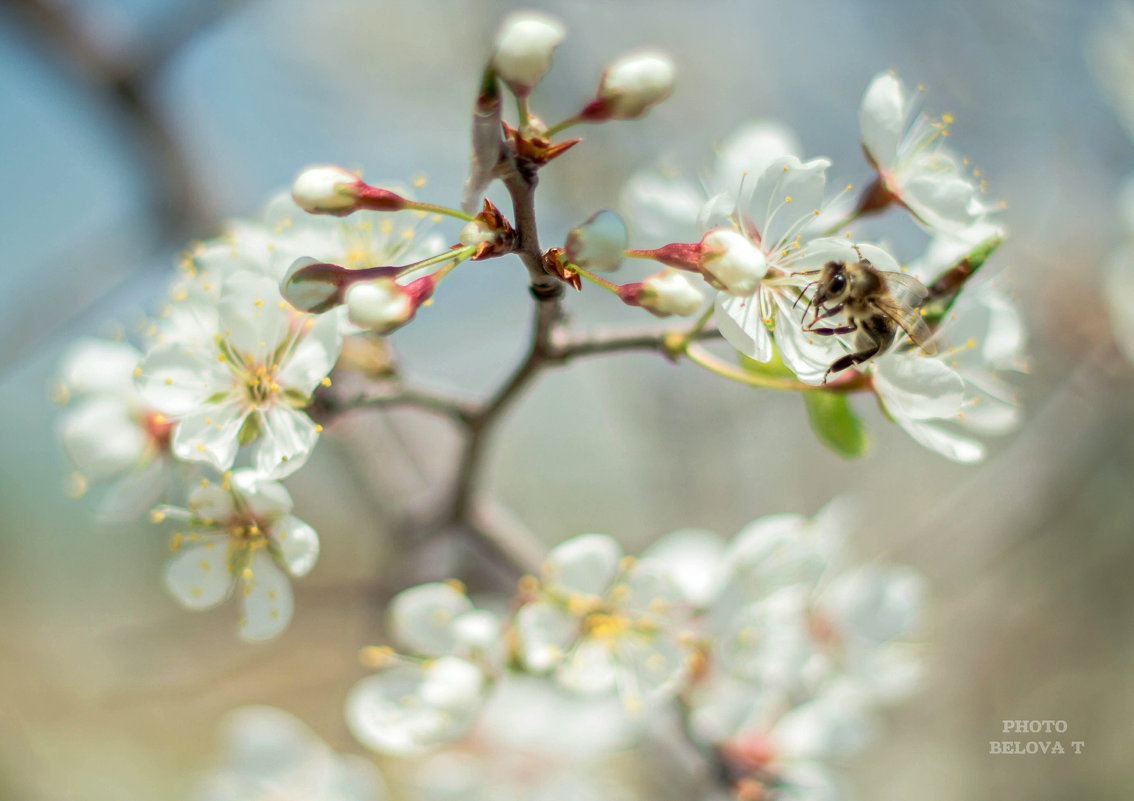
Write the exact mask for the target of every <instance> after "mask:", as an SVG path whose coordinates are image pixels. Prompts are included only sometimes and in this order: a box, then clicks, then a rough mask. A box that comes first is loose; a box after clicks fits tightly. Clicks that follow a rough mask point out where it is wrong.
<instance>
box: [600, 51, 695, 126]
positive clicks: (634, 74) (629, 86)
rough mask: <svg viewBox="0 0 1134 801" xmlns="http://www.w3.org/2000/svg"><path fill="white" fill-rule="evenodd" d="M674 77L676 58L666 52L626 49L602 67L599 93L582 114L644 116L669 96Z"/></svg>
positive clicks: (609, 117)
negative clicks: (631, 51)
mask: <svg viewBox="0 0 1134 801" xmlns="http://www.w3.org/2000/svg"><path fill="white" fill-rule="evenodd" d="M675 77H676V70H675V68H674V66H673V62H672V61H671V60H670V58H669V56H667V55H665V54H664V53H659V52H657V51H653V50H644V51H638V52H635V53H627V54H626V55H625V56H623V57H622V58H619V59H617V60H616V61H613V62H611V63H610V64H609V65H608V66H607V68H606V69H605V70H604V71H603V74H602V79H601V80H600V82H599V89H598V95H597V96H596V97H595V99H594V100H593V101H592V102H591V103H590V104H589V105H588V106H587V107H586V108H584V109H583V111H582V113H581V114H580V115H579V116H580V117H581V118H582V119H584V120H587V121H588V122H601V121H603V120H632V119H636V118H638V117H641V116H642V115H643V114H645V113H646V112H647V111H648V110H649V109H650V107H651V106H653V105H655V104H657V103H660V102H661V101H663V100H665V99H666V98H667V97H669V95H670V93H671V92H673V85H674V79H675Z"/></svg>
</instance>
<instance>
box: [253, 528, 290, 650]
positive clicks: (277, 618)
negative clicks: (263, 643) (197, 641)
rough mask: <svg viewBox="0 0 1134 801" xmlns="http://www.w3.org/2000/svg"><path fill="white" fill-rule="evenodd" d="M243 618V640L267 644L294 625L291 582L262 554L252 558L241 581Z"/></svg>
mask: <svg viewBox="0 0 1134 801" xmlns="http://www.w3.org/2000/svg"><path fill="white" fill-rule="evenodd" d="M240 585H241V586H240V591H241V595H242V598H241V602H242V605H243V615H242V617H241V618H240V623H239V632H240V637H241V639H243V640H249V641H256V640H268V639H271V638H272V637H275V636H277V635H278V634H279V633H280V632H282V631H283V630H284V629H286V628H287V624H288V623H290V622H291V615H292V612H293V611H294V609H295V600H294V598H293V597H292V593H291V582H290V581H289V580H288V577H287V575H285V574H284V572H283V571H282V570H280V569H279V568H278V567H276V564H275V562H273V561H272V558H271V557H270V556H268V554H267V553H266V552H265V551H263V550H257V551H255V552H254V553H253V554H252V559H251V560H250V561H249V563H248V566H247V567H246V568H244V573H243V574H242V575H241V577H240Z"/></svg>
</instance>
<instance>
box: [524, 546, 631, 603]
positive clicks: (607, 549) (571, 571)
mask: <svg viewBox="0 0 1134 801" xmlns="http://www.w3.org/2000/svg"><path fill="white" fill-rule="evenodd" d="M621 558H622V546H621V545H619V544H618V541H617V540H615V539H614V538H613V537H609V536H607V535H606V534H580V535H579V536H578V537H572V538H571V539H569V540H567V541H566V542H562V543H560V544H559V545H556V546H555V547H554V548H552V549H551V550H550V551H549V552H548V554H547V559H545V560H544V563H543V573H544V580H545V582H546V583H547V585H548V586H549V587H554V588H555V590H556V591H559V592H564V593H569V594H574V593H578V594H580V595H589V596H601V595H602V594H603V593H605V592H606V589H607V587H609V586H610V582H611V581H613V580H614V576H615V574H616V573H617V572H618V563H619V560H620V559H621Z"/></svg>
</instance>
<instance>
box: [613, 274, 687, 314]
mask: <svg viewBox="0 0 1134 801" xmlns="http://www.w3.org/2000/svg"><path fill="white" fill-rule="evenodd" d="M618 296H619V297H621V298H622V300H623V301H624V302H625V303H628V304H630V305H631V306H641V307H642V308H643V309H646V310H647V311H649V312H650V313H651V314H654V315H656V316H657V317H669V316H670V315H674V314H676V315H678V316H680V317H688V316H689V315H691V314H696V313H697V311H698V309H700V308H701V305H702V304H703V303H704V302H705V295H704V293H702V292H701V290H700V289H698V288H697V287H696V286H695V285H694V284H693V282H692V281H690V280H689V278H688V277H687V276H686V275H685V274H684V273H681V272H679V271H677V270H672V269H667V270H662V271H661V272H660V273H655V274H654V275H651V276H650V277H649V278H647V279H646V280H645V281H643V282H642V283H640V284H626V285H625V286H623V287H621V288H620V289H619V292H618Z"/></svg>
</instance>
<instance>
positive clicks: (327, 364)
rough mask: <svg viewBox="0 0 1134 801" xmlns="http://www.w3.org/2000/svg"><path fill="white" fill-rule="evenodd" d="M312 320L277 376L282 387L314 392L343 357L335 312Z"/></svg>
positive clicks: (309, 392) (306, 392)
mask: <svg viewBox="0 0 1134 801" xmlns="http://www.w3.org/2000/svg"><path fill="white" fill-rule="evenodd" d="M310 319H312V323H311V327H310V328H308V329H307V330H306V332H305V333H304V335H303V338H302V339H300V340H299V343H298V344H297V345H296V346H295V347H294V348H293V349H292V351H291V353H290V355H288V356H287V361H286V362H285V363H284V365H283V366H282V368H281V370H280V372H279V374H278V376H277V378H278V381H279V384H280V386H282V387H285V388H287V389H292V390H295V391H297V392H299V393H301V394H303V395H304V396H309V395H311V393H312V392H314V391H315V387H317V386H319V382H320V381H322V380H323V378H324V377H326V375H327V374H328V373H330V372H331V370H332V368H334V366H335V362H336V361H338V359H339V352H340V351H341V350H342V349H343V338H342V334H340V333H339V321H338V319H337V318H336V317H335V315H333V314H323V315H320V316H319V317H315V318H310Z"/></svg>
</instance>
